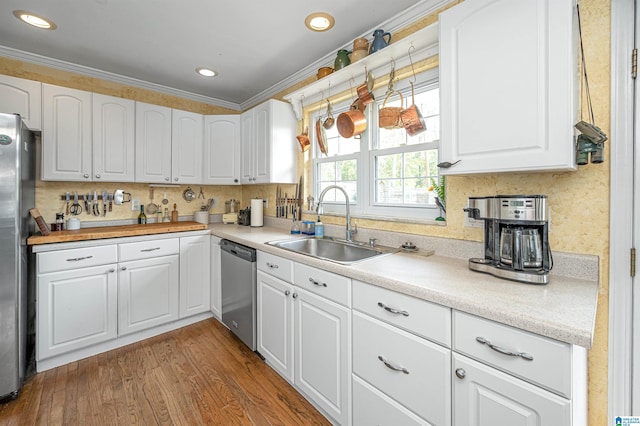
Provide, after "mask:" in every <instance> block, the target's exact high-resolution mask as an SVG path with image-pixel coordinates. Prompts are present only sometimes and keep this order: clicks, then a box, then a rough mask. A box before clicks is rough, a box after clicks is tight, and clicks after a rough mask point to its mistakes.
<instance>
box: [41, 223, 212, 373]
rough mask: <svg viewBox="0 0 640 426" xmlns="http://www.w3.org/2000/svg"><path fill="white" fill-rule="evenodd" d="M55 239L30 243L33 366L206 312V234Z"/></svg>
mask: <svg viewBox="0 0 640 426" xmlns="http://www.w3.org/2000/svg"><path fill="white" fill-rule="evenodd" d="M131 240H133V241H131ZM130 241H131V242H130ZM98 244H99V243H98ZM59 246H61V247H69V248H61V249H55V250H50V249H48V248H43V249H40V248H38V249H35V250H34V251H35V252H36V253H37V255H36V271H37V277H36V279H37V295H36V318H37V320H36V324H37V325H36V327H37V329H36V361H37V369H38V371H44V370H46V369H49V368H53V367H57V366H60V365H63V364H66V363H68V362H71V361H76V360H78V359H82V358H85V357H87V356H91V355H95V354H98V353H101V352H104V351H107V350H110V349H114V348H116V347H119V346H122V345H125V344H129V343H133V342H135V341H137V340H140V339H144V338H147V337H150V336H153V335H156V334H159V333H162V332H165V331H169V330H171V329H174V328H178V327H181V326H184V325H187V324H190V323H193V322H196V321H199V320H201V319H205V318H207V317H208V316H211V313H210V306H211V303H210V302H211V282H210V277H211V256H210V250H211V242H210V236H209V235H208V234H204V235H202V234H199V235H189V234H186V235H185V236H182V237H180V238H177V237H169V238H167V237H165V238H148V237H147V238H145V237H142V238H139V237H137V238H131V239H123V240H121V241H119V242H118V243H117V244H105V245H96V246H94V247H87V246H86V244H84V243H77V244H76V243H66V244H59ZM218 248H219V247H218ZM39 250H42V251H39ZM47 250H50V251H47ZM218 268H219V266H218Z"/></svg>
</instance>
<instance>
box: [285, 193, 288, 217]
mask: <svg viewBox="0 0 640 426" xmlns="http://www.w3.org/2000/svg"><path fill="white" fill-rule="evenodd" d="M284 217H285V218H288V217H289V194H287V193H286V192H285V193H284Z"/></svg>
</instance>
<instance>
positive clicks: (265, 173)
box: [240, 99, 297, 183]
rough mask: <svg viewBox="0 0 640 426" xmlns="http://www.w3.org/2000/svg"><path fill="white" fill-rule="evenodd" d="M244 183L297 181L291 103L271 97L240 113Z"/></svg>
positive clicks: (294, 130) (294, 133) (294, 122)
mask: <svg viewBox="0 0 640 426" xmlns="http://www.w3.org/2000/svg"><path fill="white" fill-rule="evenodd" d="M240 119H241V121H242V124H241V127H242V180H241V182H242V183H295V182H296V181H297V179H296V173H297V170H296V166H297V149H296V144H297V141H296V128H297V121H296V119H295V116H294V114H293V110H292V109H291V105H289V104H287V103H285V102H281V101H277V100H274V99H271V100H269V101H267V102H264V103H262V104H260V105H258V106H256V107H255V108H252V109H250V110H248V111H246V112H244V113H242V116H241V118H240Z"/></svg>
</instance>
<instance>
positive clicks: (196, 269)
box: [180, 235, 211, 318]
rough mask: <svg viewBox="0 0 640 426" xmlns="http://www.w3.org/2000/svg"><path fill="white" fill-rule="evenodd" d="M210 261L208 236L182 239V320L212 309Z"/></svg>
mask: <svg viewBox="0 0 640 426" xmlns="http://www.w3.org/2000/svg"><path fill="white" fill-rule="evenodd" d="M210 261H211V243H210V241H209V236H208V235H198V236H195V237H182V238H180V318H184V317H188V316H191V315H195V314H199V313H201V312H207V311H209V310H210V309H211V265H210Z"/></svg>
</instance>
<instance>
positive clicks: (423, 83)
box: [310, 68, 441, 223]
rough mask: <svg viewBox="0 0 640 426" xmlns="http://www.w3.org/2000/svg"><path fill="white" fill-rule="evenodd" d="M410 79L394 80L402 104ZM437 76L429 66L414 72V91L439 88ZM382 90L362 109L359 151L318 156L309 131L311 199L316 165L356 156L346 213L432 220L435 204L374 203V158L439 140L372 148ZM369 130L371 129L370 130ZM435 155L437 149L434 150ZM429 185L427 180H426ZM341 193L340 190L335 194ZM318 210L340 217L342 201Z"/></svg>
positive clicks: (436, 210)
mask: <svg viewBox="0 0 640 426" xmlns="http://www.w3.org/2000/svg"><path fill="white" fill-rule="evenodd" d="M413 80H414V78H413V76H412V75H410V76H409V77H408V78H406V79H403V80H400V81H397V82H394V89H395V90H396V91H399V92H402V95H403V96H404V100H405V107H406V106H408V105H411V104H412V103H413V102H412V99H411V88H410V81H413ZM439 85H440V84H439V75H438V69H437V68H435V69H432V70H428V71H425V72H422V73H420V74H418V75H416V79H415V82H414V90H415V91H416V92H421V91H427V90H430V89H432V88H435V87H439ZM385 92H386V87H384V88H380V89H378V90H376V91H375V98H376V101H375V102H374V103H373V104H371V105H369V107H368V108H367V110H366V111H365V116H366V118H367V124H368V125H367V129H366V130H365V132H364V133H363V134H362V135H361V138H360V152H358V153H353V154H347V155H342V156H338V155H337V156H332V157H323V158H320V157H319V154H320V151H319V148H318V143H317V139H316V135H315V132H312V133H313V135H312V149H311V158H310V160H311V167H312V173H311V183H312V188H313V190H312V194H313V196H314V201H315V203H316V205H317V202H318V198H317V197H318V196H319V194H320V192H319V173H320V169H319V164H321V163H327V162H335V161H341V160H347V159H356V161H357V169H358V171H357V186H356V188H357V194H358V197H357V199H356V202H355V203H350V204H349V207H350V212H351V215H352V217H354V218H367V219H378V220H388V221H399V222H406V221H409V220H410V221H411V222H418V223H434V222H435V218H436V217H438V216H440V215H441V213H440V209H439V208H438V207H437V206H436V205H435V204H431V205H426V206H415V205H381V204H379V203H376V201H375V195H376V185H375V172H376V170H375V164H376V163H375V160H376V157H377V156H379V155H389V154H394V153H411V152H416V151H424V150H431V149H437V150H438V151H439V149H440V140H439V139H438V140H435V141H431V142H425V143H420V144H413V145H402V146H399V147H393V148H384V149H379V148H373V147H376V146H377V142H378V135H379V133H378V114H377V112H378V105H382V102H383V101H384V95H385ZM351 102H352V99H348V100H345V101H343V102H340V103H338V104H336V105H332V107H333V108H332V109H333V111H334V116H335V117H337V116H338V114H339V112H337V111H341V110H345V109H347V108H348V107H349V105H350V104H351ZM325 112H326V110H325V109H323V108H321V109H319V110H317V111H314V112H313V113H312V114H311V115H310V122H311V123H315V122H316V120H317V119H318V117H319V116H323V115H324V114H325ZM372 129H374V130H375V131H373V132H372ZM438 156H439V152H438ZM437 181H438V182H439V181H440V175H439V174H438V177H437ZM428 184H429V186H430V185H431V182H428ZM339 194H340V196H341V193H339ZM322 212H323V214H328V215H336V216H344V215H345V214H346V211H345V205H344V203H343V202H328V201H326V202H323V203H322Z"/></svg>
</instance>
